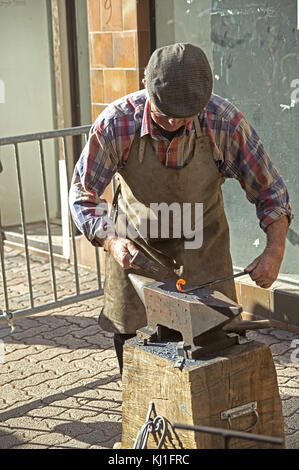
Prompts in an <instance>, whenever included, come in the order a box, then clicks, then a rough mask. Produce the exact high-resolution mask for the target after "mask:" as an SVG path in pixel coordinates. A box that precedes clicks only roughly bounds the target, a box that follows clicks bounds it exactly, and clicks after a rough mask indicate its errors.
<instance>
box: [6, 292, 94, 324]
mask: <svg viewBox="0 0 299 470" xmlns="http://www.w3.org/2000/svg"><path fill="white" fill-rule="evenodd" d="M101 294H103V290H100V291H99V290H95V291H92V292H85V293H84V294H79V295H73V296H71V297H67V298H65V299H61V300H57V301H56V302H48V303H47V304H43V305H38V306H37V307H34V308H27V309H23V310H18V311H15V312H10V317H11V318H12V319H13V320H16V319H18V318H22V317H28V316H31V315H35V314H36V313H41V312H46V311H47V310H52V309H53V308H59V307H64V306H65V305H70V304H72V303H74V302H81V301H83V300H87V299H92V298H94V297H98V296H99V295H101ZM0 311H1V310H0ZM2 323H6V324H7V318H6V316H5V315H0V324H2Z"/></svg>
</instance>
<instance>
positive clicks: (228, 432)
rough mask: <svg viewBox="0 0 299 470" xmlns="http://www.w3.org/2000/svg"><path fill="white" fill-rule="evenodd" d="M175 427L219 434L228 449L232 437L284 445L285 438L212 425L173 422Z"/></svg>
mask: <svg viewBox="0 0 299 470" xmlns="http://www.w3.org/2000/svg"><path fill="white" fill-rule="evenodd" d="M173 428H175V429H186V430H187V431H195V432H203V433H207V434H218V435H220V436H222V437H223V439H224V443H225V448H226V449H228V443H229V440H230V439H232V438H238V439H246V440H248V441H257V442H267V443H269V444H277V445H282V444H283V439H282V438H280V437H272V436H264V435H262V434H254V433H251V432H250V433H249V432H245V431H233V430H232V429H221V428H214V427H210V426H191V425H188V424H178V423H175V424H173Z"/></svg>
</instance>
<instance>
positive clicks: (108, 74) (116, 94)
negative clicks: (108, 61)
mask: <svg viewBox="0 0 299 470" xmlns="http://www.w3.org/2000/svg"><path fill="white" fill-rule="evenodd" d="M125 78H126V77H125V71H124V70H113V69H112V70H111V69H110V70H107V69H105V70H104V101H105V103H111V102H112V101H114V100H116V99H117V98H121V97H122V96H124V95H125V94H126V80H125Z"/></svg>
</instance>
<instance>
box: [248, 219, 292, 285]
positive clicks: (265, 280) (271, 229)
mask: <svg viewBox="0 0 299 470" xmlns="http://www.w3.org/2000/svg"><path fill="white" fill-rule="evenodd" d="M288 226H289V223H288V219H287V217H281V218H280V219H278V220H276V221H274V222H272V224H271V225H269V226H268V228H267V232H266V233H267V246H266V248H265V250H264V252H263V253H262V254H261V255H260V256H258V257H257V258H255V260H254V261H253V262H252V263H251V264H249V265H248V266H247V268H245V271H247V272H248V273H249V274H250V277H251V279H252V280H253V281H255V282H256V284H257V285H258V286H260V287H263V288H264V289H268V288H269V287H271V286H272V284H273V282H274V281H276V279H277V276H278V273H279V269H280V266H281V263H282V260H283V255H284V249H285V240H286V234H287V230H288Z"/></svg>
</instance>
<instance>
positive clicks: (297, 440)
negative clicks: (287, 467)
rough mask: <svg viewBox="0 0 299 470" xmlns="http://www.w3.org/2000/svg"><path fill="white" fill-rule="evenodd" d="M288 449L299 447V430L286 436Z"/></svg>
mask: <svg viewBox="0 0 299 470" xmlns="http://www.w3.org/2000/svg"><path fill="white" fill-rule="evenodd" d="M286 448H287V449H299V432H296V433H294V434H292V435H291V436H287V437H286Z"/></svg>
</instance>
